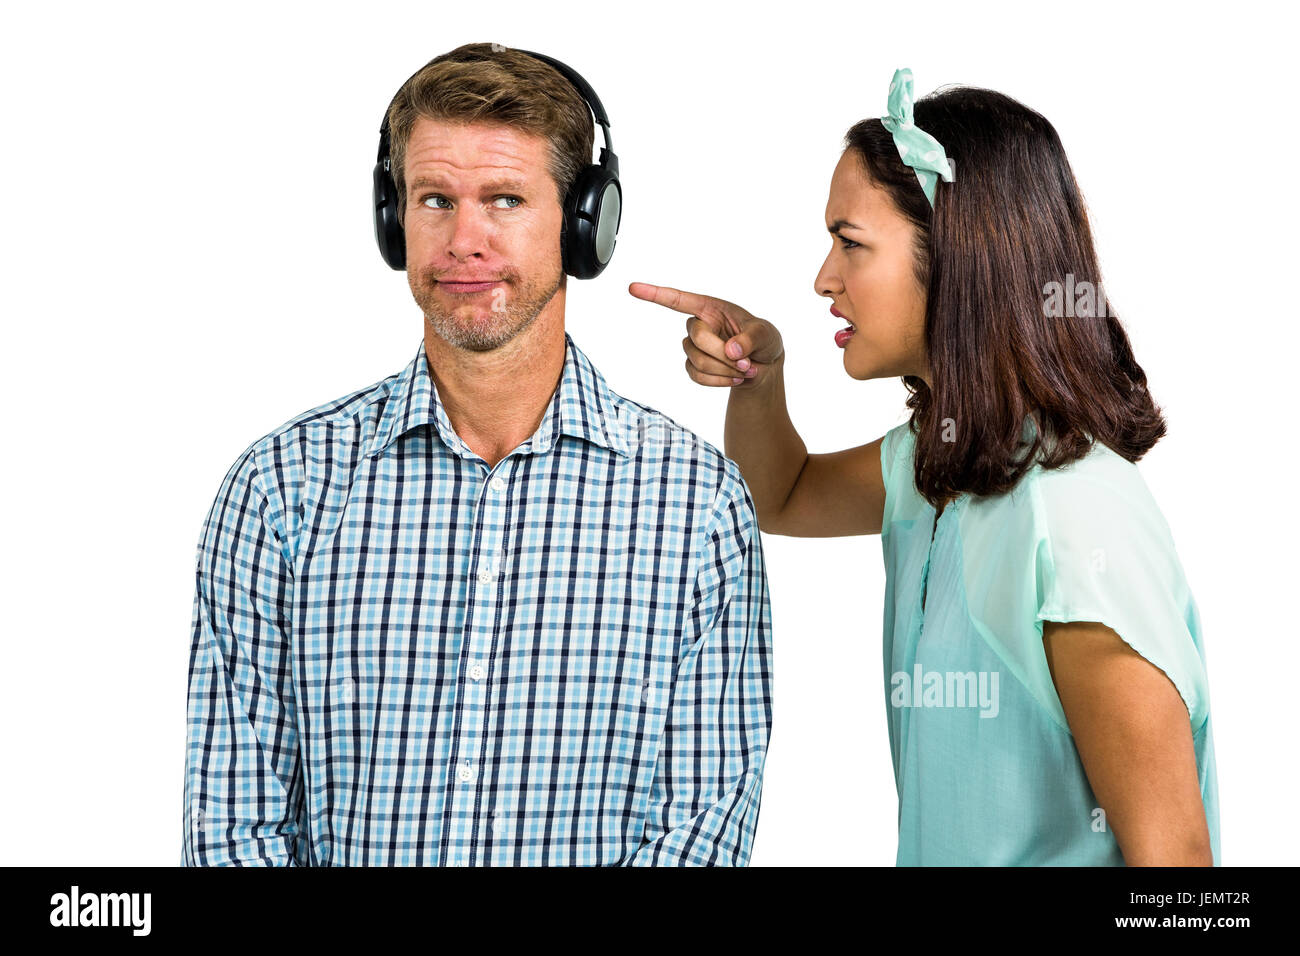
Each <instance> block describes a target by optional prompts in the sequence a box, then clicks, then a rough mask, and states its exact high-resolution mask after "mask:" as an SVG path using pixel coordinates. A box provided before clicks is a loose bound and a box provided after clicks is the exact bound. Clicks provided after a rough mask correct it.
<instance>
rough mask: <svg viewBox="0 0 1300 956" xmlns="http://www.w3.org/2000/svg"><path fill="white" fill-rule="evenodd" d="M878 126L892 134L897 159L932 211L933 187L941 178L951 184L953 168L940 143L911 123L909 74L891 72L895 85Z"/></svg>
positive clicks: (893, 84) (903, 71) (910, 72)
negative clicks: (912, 174)
mask: <svg viewBox="0 0 1300 956" xmlns="http://www.w3.org/2000/svg"><path fill="white" fill-rule="evenodd" d="M880 124H881V125H882V126H884V127H885V129H887V130H889V131H890V132H891V133H893V134H894V144H895V145H896V146H897V147H898V156H899V158H900V159H901V160H902V161H903V162H904V163H906V164H907V165H908V166H911V167H912V170H913V171H914V172H915V173H916V178H917V180H918V181H920V183H921V190H922V191H923V192H924V193H925V198H926V199H928V200H929V201H930V208H931V209H933V208H934V189H935V186H936V185H937V184H938V182H939V177H940V176H942V177H943V180H944V182H947V183H950V182H952V181H953V173H952V167H953V164H952V163H951V162H949V160H948V157H947V156H946V155H944V152H943V147H942V146H940V145H939V141H938V140H937V139H935V138H934V137H933V136H931V135H930V134H929V133H927V132H926V131H925V130H923V129H921V128H920V127H918V126H917V125H916V124H915V123H914V122H912V71H911V70H908V69H902V70H895V71H894V81H893V82H892V83H890V84H889V113H888V115H886V116H882V117H880Z"/></svg>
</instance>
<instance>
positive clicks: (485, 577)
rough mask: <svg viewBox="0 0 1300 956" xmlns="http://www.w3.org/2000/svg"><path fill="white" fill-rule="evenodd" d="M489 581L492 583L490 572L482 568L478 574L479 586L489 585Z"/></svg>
mask: <svg viewBox="0 0 1300 956" xmlns="http://www.w3.org/2000/svg"><path fill="white" fill-rule="evenodd" d="M491 581H492V572H491V571H489V570H488V569H487V568H484V569H483V570H482V571H480V572H479V573H478V583H479V584H490V583H491Z"/></svg>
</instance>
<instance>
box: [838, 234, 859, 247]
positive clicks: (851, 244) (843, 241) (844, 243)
mask: <svg viewBox="0 0 1300 956" xmlns="http://www.w3.org/2000/svg"><path fill="white" fill-rule="evenodd" d="M856 245H857V243H856V242H854V241H853V240H852V239H845V238H844V237H843V236H840V248H842V249H852V248H853V247H854V246H856Z"/></svg>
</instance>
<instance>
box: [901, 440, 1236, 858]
mask: <svg viewBox="0 0 1300 956" xmlns="http://www.w3.org/2000/svg"><path fill="white" fill-rule="evenodd" d="M1034 427H1035V425H1034V422H1033V419H1032V418H1030V419H1027V420H1026V424H1025V437H1026V438H1031V437H1032V435H1033V428H1034ZM914 445H915V437H914V436H913V435H912V433H911V431H910V430H909V428H908V425H907V423H906V422H904V423H903V424H901V425H899V426H897V427H896V428H893V429H891V430H890V431H889V432H888V433H886V435H885V439H884V441H883V442H882V443H881V469H882V471H883V474H884V479H885V512H884V524H883V525H882V532H881V543H882V547H883V550H884V558H885V574H886V588H885V614H884V618H885V620H884V664H885V695H886V704H887V708H886V709H887V711H888V715H889V743H890V750H891V751H892V754H893V759H894V779H895V782H896V783H897V786H898V860H897V862H898V865H900V866H916V865H955V866H967V865H990V866H1017V865H1028V866H1040V865H1078V866H1093V865H1116V866H1122V865H1123V864H1124V858H1123V856H1122V854H1121V853H1120V850H1119V845H1118V844H1117V843H1116V842H1115V838H1114V835H1113V834H1112V833H1111V831H1110V827H1109V826H1108V825H1107V823H1106V820H1105V814H1104V812H1103V811H1102V810H1101V809H1100V808H1099V807H1098V806H1097V799H1096V797H1095V796H1094V795H1093V792H1092V788H1091V787H1090V786H1089V784H1088V778H1087V776H1086V775H1085V773H1084V770H1083V765H1082V764H1081V763H1080V760H1079V753H1078V750H1077V749H1076V748H1075V745H1074V738H1073V736H1072V735H1071V733H1070V729H1069V724H1068V723H1067V721H1066V719H1065V713H1064V711H1063V710H1062V707H1061V702H1060V698H1059V697H1058V696H1057V693H1056V687H1055V685H1054V684H1053V682H1052V677H1051V673H1050V672H1049V670H1048V667H1047V657H1046V655H1045V653H1044V650H1043V639H1042V635H1043V621H1099V622H1101V623H1103V624H1106V625H1107V626H1109V627H1111V628H1112V629H1113V630H1114V631H1115V632H1116V633H1117V634H1119V636H1120V637H1121V638H1123V639H1124V640H1125V641H1126V642H1127V643H1128V644H1129V645H1131V646H1132V647H1133V648H1134V650H1136V651H1137V652H1138V653H1139V654H1141V655H1142V656H1143V657H1145V658H1146V659H1147V660H1149V661H1151V662H1152V663H1153V664H1155V666H1156V667H1158V668H1160V669H1161V670H1162V671H1163V672H1164V673H1165V674H1167V675H1168V676H1169V678H1170V680H1171V681H1172V682H1173V684H1174V686H1175V687H1176V688H1177V689H1178V692H1179V694H1181V695H1182V698H1183V702H1184V703H1185V704H1186V705H1187V711H1188V715H1189V719H1190V721H1191V730H1192V741H1193V745H1194V749H1195V752H1196V766H1197V772H1198V776H1199V779H1200V786H1201V799H1202V801H1203V803H1204V805H1205V813H1206V820H1207V824H1208V827H1209V832H1210V841H1211V846H1212V849H1213V853H1214V862H1215V864H1216V865H1217V864H1218V863H1219V806H1218V786H1217V781H1216V777H1215V766H1214V744H1213V739H1212V736H1211V730H1210V698H1209V686H1208V681H1207V679H1206V671H1205V654H1204V650H1203V648H1202V643H1201V627H1200V618H1199V615H1198V612H1197V608H1196V602H1195V600H1194V599H1193V597H1192V593H1191V591H1190V590H1189V589H1188V586H1187V581H1186V579H1185V578H1184V575H1183V569H1182V566H1181V564H1180V563H1179V560H1178V556H1177V554H1176V552H1175V550H1174V542H1173V538H1172V536H1171V534H1170V530H1169V526H1168V524H1167V523H1166V522H1165V519H1164V517H1163V515H1162V514H1161V512H1160V509H1159V508H1158V507H1157V506H1156V502H1155V500H1154V498H1153V497H1152V496H1151V492H1150V491H1149V490H1148V488H1147V486H1146V482H1145V481H1144V480H1143V478H1142V476H1141V475H1140V474H1139V472H1138V469H1137V466H1136V465H1135V464H1134V463H1132V462H1130V461H1128V460H1126V459H1124V458H1122V457H1121V456H1120V455H1118V454H1116V453H1115V452H1113V451H1112V450H1111V449H1109V448H1108V447H1106V446H1105V445H1103V444H1101V443H1100V442H1097V443H1095V444H1094V446H1093V449H1092V450H1091V451H1090V452H1089V453H1088V454H1087V455H1086V456H1085V457H1084V458H1082V459H1080V460H1078V461H1075V462H1073V463H1071V464H1070V465H1067V466H1066V467H1064V468H1061V469H1057V470H1045V469H1043V468H1042V467H1041V465H1038V464H1035V465H1034V466H1033V467H1032V468H1031V469H1030V471H1029V472H1028V473H1026V475H1025V476H1024V478H1022V479H1021V481H1020V482H1019V484H1017V486H1016V487H1015V488H1013V489H1012V490H1011V491H1010V492H1008V493H1007V494H1004V495H999V496H992V497H987V498H972V497H971V496H970V495H961V496H960V497H958V498H956V499H954V500H953V501H950V502H949V503H948V504H947V506H946V507H945V508H944V509H943V513H942V514H941V515H939V519H938V521H937V522H936V521H935V509H934V507H933V506H931V505H930V504H929V503H928V502H926V501H925V499H924V498H922V497H921V496H920V494H919V493H918V492H917V490H916V486H915V484H914V481H913V477H912V462H913V451H914ZM932 538H933V540H932ZM923 599H924V604H923V603H922V602H923Z"/></svg>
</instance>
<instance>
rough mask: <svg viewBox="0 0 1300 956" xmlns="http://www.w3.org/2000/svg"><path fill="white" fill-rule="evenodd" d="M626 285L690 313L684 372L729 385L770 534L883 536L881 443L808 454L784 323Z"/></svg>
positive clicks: (731, 414) (690, 296)
mask: <svg viewBox="0 0 1300 956" xmlns="http://www.w3.org/2000/svg"><path fill="white" fill-rule="evenodd" d="M628 291H629V292H631V293H632V295H634V296H636V297H637V298H638V299H644V300H646V301H647V302H654V303H655V304H657V305H662V306H664V307H666V308H669V309H672V310H673V311H675V312H681V313H684V314H686V315H688V316H690V318H688V319H687V320H686V332H687V335H686V338H684V339H682V349H683V351H685V352H686V373H687V375H689V376H690V378H691V379H692V381H695V382H698V383H699V384H701V385H706V386H710V387H721V388H729V389H731V396H730V399H729V401H728V403H727V423H726V428H725V433H724V444H725V446H726V455H727V457H728V458H730V459H732V460H733V461H734V462H735V463H736V464H737V465H738V466H739V467H740V473H741V475H742V476H743V477H744V479H745V484H746V486H747V487H748V488H749V494H750V497H751V498H753V500H754V512H755V514H756V515H757V517H758V523H759V527H760V528H761V529H762V530H763V531H766V532H768V533H769V534H780V535H788V536H790V537H796V538H828V537H836V536H840V535H850V534H879V533H880V526H881V523H882V521H883V518H884V512H885V483H884V479H883V477H882V475H881V469H880V442H881V440H882V439H879V438H877V439H876V440H875V441H873V442H870V443H869V444H866V445H859V446H858V447H856V448H846V449H844V450H843V451H837V452H830V453H827V454H819V455H810V454H808V449H807V447H806V446H805V445H804V443H803V439H802V438H800V437H799V433H798V432H797V431H796V430H795V427H794V424H793V423H792V422H791V421H790V413H789V411H788V409H787V408H786V402H785V348H784V346H783V345H782V342H781V333H780V331H778V330H777V328H776V326H774V325H772V323H771V322H768V321H767V320H766V319H760V318H757V317H755V316H753V315H751V314H750V313H749V312H747V311H745V310H744V309H742V308H741V307H740V306H738V305H736V304H735V303H734V302H728V301H727V300H725V299H718V298H714V297H713V296H707V295H700V294H698V293H695V292H683V291H682V290H680V289H674V288H671V287H669V286H657V285H651V284H650V283H648V282H633V283H632V284H631V285H630V286H628ZM728 345H730V346H731V351H730V352H728V349H727V346H728Z"/></svg>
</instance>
